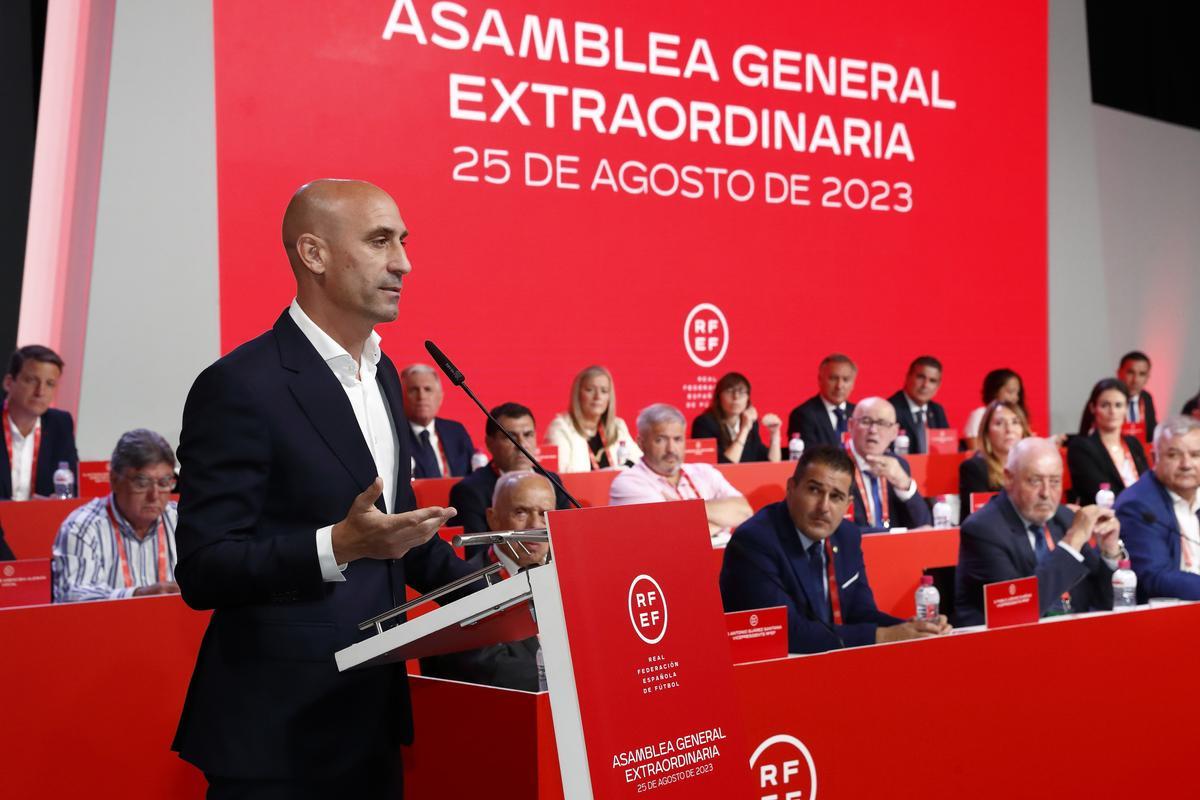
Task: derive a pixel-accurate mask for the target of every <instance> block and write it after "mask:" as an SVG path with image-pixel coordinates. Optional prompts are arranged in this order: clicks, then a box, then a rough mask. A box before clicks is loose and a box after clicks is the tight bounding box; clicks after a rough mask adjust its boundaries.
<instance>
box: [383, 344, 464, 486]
mask: <svg viewBox="0 0 1200 800" xmlns="http://www.w3.org/2000/svg"><path fill="white" fill-rule="evenodd" d="M400 385H401V386H402V387H403V389H404V415H405V416H406V417H408V434H409V441H410V443H411V450H412V453H413V465H414V467H415V469H414V470H413V477H414V478H449V477H451V476H453V477H456V478H461V477H462V476H464V475H466V474H467V473H469V472H470V471H471V456H473V455H475V444H474V443H473V442H472V441H471V436H470V434H468V433H467V429H466V428H464V427H463V425H462V423H461V422H455V421H454V420H452V419H442V418H441V417H439V416H438V415H437V414H438V411H440V410H441V408H442V379H441V377H439V376H438V374H437V370H435V369H434V368H433V367H431V366H429V365H428V364H409V365H408V366H407V367H405V368H404V369H403V370H401V371H400Z"/></svg>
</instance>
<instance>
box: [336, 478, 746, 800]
mask: <svg viewBox="0 0 1200 800" xmlns="http://www.w3.org/2000/svg"><path fill="white" fill-rule="evenodd" d="M547 528H548V531H549V537H550V548H551V554H552V557H553V561H551V562H550V563H549V564H546V565H544V566H540V567H533V568H531V569H528V570H526V571H524V572H521V573H519V574H517V575H513V576H511V577H509V578H506V579H504V580H501V581H499V582H497V583H494V584H492V585H490V586H487V587H486V588H482V589H480V590H478V591H476V592H474V593H472V594H470V595H468V596H466V597H463V598H461V599H458V600H456V601H454V602H452V603H448V604H447V605H444V606H442V607H440V608H438V609H436V610H434V611H430V612H428V613H425V614H422V615H421V616H419V617H417V618H415V619H413V620H410V621H407V622H403V623H401V624H399V625H396V626H395V627H393V628H390V629H384V628H383V627H382V624H383V623H380V624H378V625H377V626H376V627H377V630H376V633H375V634H374V635H372V636H370V637H368V638H367V639H365V640H363V641H361V642H358V643H356V644H354V645H352V646H350V647H347V648H345V649H343V650H341V651H339V652H338V653H336V660H337V665H338V669H339V670H342V671H345V670H350V669H363V668H370V667H371V666H373V665H376V664H383V663H388V662H393V661H401V660H406V659H410V658H421V657H425V656H430V655H439V654H443V653H451V652H455V651H458V650H463V649H468V648H476V647H482V646H485V645H489V644H495V643H499V642H504V641H513V640H517V639H523V638H526V637H528V636H530V635H533V634H534V633H536V634H537V635H538V638H539V641H540V643H541V647H542V658H543V662H544V664H545V669H546V680H547V684H548V688H549V693H550V707H551V714H552V718H553V721H554V736H555V741H556V745H557V750H558V760H559V769H560V772H561V775H562V785H563V793H564V796H565V797H567V798H568V799H569V800H576V798H578V799H579V800H588V799H589V798H604V800H608V798H625V797H634V796H636V795H638V794H644V793H646V792H647V791H651V790H653V791H654V792H655V793H656V796H658V797H698V796H704V797H721V796H731V797H732V796H749V792H750V790H751V783H750V775H749V773H748V772H747V770H746V767H745V764H746V760H745V759H746V758H747V757H748V755H749V752H748V750H746V748H745V747H744V745H743V743H742V738H741V724H742V723H741V714H740V711H739V709H738V706H737V703H736V699H735V698H736V692H735V691H734V676H733V665H732V659H731V658H730V655H729V645H728V642H727V633H726V629H725V621H724V614H723V612H722V608H721V600H720V595H719V592H718V588H717V583H716V581H714V580H713V579H712V567H711V563H712V546H711V543H710V538H709V533H708V523H707V518H706V516H705V513H704V504H703V503H702V502H701V501H698V500H695V501H686V502H671V503H665V502H664V503H655V504H647V505H632V506H620V507H605V508H586V509H575V510H567V511H553V512H550V514H549V515H548V517H547ZM535 618H536V621H535Z"/></svg>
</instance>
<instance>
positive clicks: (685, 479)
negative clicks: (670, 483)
mask: <svg viewBox="0 0 1200 800" xmlns="http://www.w3.org/2000/svg"><path fill="white" fill-rule="evenodd" d="M679 480H680V481H681V482H686V483H687V485H688V486H689V487H691V489H692V494H693V495H695V498H696V499H697V500H703V499H704V497H703V496H702V495H701V494H700V490H699V489H697V488H696V484H694V483H692V479H691V478H689V477H688V474H687V473H686V472H684V470H683V465H680V467H679ZM675 494H677V495H679V499H680V500H687V499H689V498H686V497H684V496H683V492H681V491H679V487H678V486H676V487H675Z"/></svg>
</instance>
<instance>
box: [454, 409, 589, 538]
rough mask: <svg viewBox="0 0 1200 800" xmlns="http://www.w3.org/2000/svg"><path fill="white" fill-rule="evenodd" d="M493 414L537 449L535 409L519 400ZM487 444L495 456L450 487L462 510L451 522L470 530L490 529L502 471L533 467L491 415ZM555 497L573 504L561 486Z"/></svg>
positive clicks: (568, 505) (531, 449)
mask: <svg viewBox="0 0 1200 800" xmlns="http://www.w3.org/2000/svg"><path fill="white" fill-rule="evenodd" d="M492 416H493V417H495V418H496V420H497V421H499V423H500V424H501V425H503V426H504V427H505V428H506V429H507V430H508V431H509V433H511V434H512V435H513V436H514V437H516V439H517V441H519V442H520V443H521V446H522V447H524V448H525V449H526V450H528V451H529V452H531V453H534V452H535V451H536V450H537V427H536V426H535V425H534V421H533V412H532V411H530V410H529V409H528V408H526V407H525V406H523V405H521V404H519V403H503V404H501V405H498V406H496V407H495V408H493V409H492ZM483 444H484V446H485V447H486V448H487V450H488V452H489V453H491V455H492V460H491V461H489V462H488V465H487V466H486V467H481V468H479V469H477V470H475V471H474V472H472V473H471V474H470V475H468V476H467V477H465V478H463V479H462V480H461V481H459V482H458V483H456V484H454V486H452V487H451V488H450V505H451V506H453V507H454V508H455V510H457V511H458V515H457V516H455V517H454V518H453V519H451V520H450V521H449V522H448V523H447V525H449V526H450V527H454V526H456V525H457V526H461V527H462V529H463V530H464V531H466V532H467V533H483V532H484V531H487V530H489V528H488V521H487V509H488V507H489V506H490V505H491V504H492V493H493V492H495V490H496V481H497V480H499V478H500V476H501V475H503V474H505V473H507V472H517V471H524V470H531V469H533V465H532V464H530V463H529V459H528V458H526V457H525V456H524V455H522V454H521V451H520V450H518V449H517V448H516V447H514V446H513V443H512V442H510V441H509V440H508V437H507V436H505V435H504V433H503V432H501V430H500V428H499V426H497V425H496V424H495V423H493V422H492V421H491V420H490V419H489V420H488V422H487V427H486V428H484V437H483ZM554 477H556V478H557V477H558V476H557V475H555V476H554ZM555 498H556V499H555V504H554V507H555V508H558V509H564V508H571V507H572V506H571V502H570V501H569V500H567V497H566V495H564V494H563V493H562V492H560V491H558V490H557V489H555ZM482 549H484V548H483V545H476V546H473V547H469V548H467V557H468V558H470V557H472V556H474V555H475V554H476V553H478V552H480V551H481V550H482Z"/></svg>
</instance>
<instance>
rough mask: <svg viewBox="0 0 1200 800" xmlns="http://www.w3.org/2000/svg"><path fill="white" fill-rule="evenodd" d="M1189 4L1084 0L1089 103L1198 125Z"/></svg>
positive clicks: (1198, 71)
mask: <svg viewBox="0 0 1200 800" xmlns="http://www.w3.org/2000/svg"><path fill="white" fill-rule="evenodd" d="M1193 13H1195V10H1194V9H1193V8H1192V6H1191V5H1190V4H1187V3H1178V4H1171V3H1138V4H1134V3H1113V2H1099V0H1088V3H1087V29H1088V61H1089V63H1090V67H1091V76H1092V102H1093V103H1098V104H1100V105H1104V106H1111V107H1112V108H1116V109H1120V110H1122V111H1129V112H1132V113H1134V114H1141V115H1142V116H1146V117H1153V118H1154V119H1158V120H1162V121H1163V122H1172V123H1174V124H1176V125H1186V126H1187V127H1189V128H1196V129H1198V130H1200V57H1198V54H1200V50H1198V48H1197V39H1198V38H1200V37H1198V36H1197V28H1196V25H1195V23H1194V21H1193V20H1194V18H1193V17H1192V16H1191V15H1192V14H1193Z"/></svg>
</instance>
